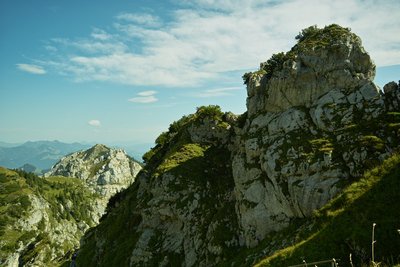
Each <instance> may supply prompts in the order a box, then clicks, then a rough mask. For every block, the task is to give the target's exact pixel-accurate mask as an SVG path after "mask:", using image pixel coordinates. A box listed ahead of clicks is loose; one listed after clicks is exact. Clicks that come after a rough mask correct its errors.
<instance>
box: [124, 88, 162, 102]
mask: <svg viewBox="0 0 400 267" xmlns="http://www.w3.org/2000/svg"><path fill="white" fill-rule="evenodd" d="M156 93H157V92H156V91H142V92H139V93H138V94H137V95H138V96H136V97H133V98H130V99H128V101H129V102H133V103H142V104H148V103H154V102H157V101H158V98H156V97H155V94H156Z"/></svg>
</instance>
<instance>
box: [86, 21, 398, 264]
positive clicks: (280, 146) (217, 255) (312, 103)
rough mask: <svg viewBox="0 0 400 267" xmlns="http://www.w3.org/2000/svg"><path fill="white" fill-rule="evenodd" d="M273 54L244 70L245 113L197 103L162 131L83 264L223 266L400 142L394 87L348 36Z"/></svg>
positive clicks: (309, 39)
mask: <svg viewBox="0 0 400 267" xmlns="http://www.w3.org/2000/svg"><path fill="white" fill-rule="evenodd" d="M272 59H273V60H272ZM272 59H271V60H269V61H267V62H266V63H263V64H261V68H260V70H259V71H256V72H255V73H250V74H246V75H245V82H246V84H247V90H248V98H247V108H248V110H247V113H245V114H243V115H241V116H239V117H237V116H234V115H232V114H229V113H225V114H223V113H222V112H221V111H220V110H219V109H217V108H216V107H215V106H210V107H201V108H199V109H198V111H197V112H196V114H193V115H190V116H186V117H184V118H182V120H180V121H178V122H174V123H173V124H171V126H170V131H169V132H167V133H163V134H162V135H160V137H159V138H158V139H157V140H156V144H157V145H156V146H155V147H154V148H153V149H152V150H151V151H149V152H148V153H147V154H146V155H145V160H146V163H147V164H146V167H145V168H144V171H143V172H141V173H140V174H139V176H138V178H137V179H136V181H135V183H134V184H133V185H132V186H131V187H129V188H128V190H127V191H125V192H124V194H123V195H121V196H119V198H118V199H116V200H115V204H114V205H113V206H110V207H109V212H108V213H107V216H105V218H104V221H103V222H102V223H101V224H100V225H99V226H98V227H96V229H94V230H93V231H91V233H90V234H89V235H87V236H86V238H85V239H83V242H82V247H81V250H82V252H83V253H84V254H86V255H87V254H88V253H90V255H92V257H91V258H90V259H87V258H83V257H81V258H79V261H80V263H81V264H83V265H87V266H107V265H110V264H111V265H125V266H155V265H158V266H170V265H173V266H213V265H217V264H219V263H222V262H225V263H227V265H230V264H229V263H230V262H229V261H230V259H231V258H232V257H233V255H234V254H235V253H237V252H238V251H239V250H240V249H241V248H243V247H254V246H256V245H257V244H259V243H260V241H261V240H265V238H266V237H267V235H268V234H269V233H271V232H273V231H279V230H281V229H283V228H285V227H286V226H288V225H289V223H290V222H291V220H293V219H295V218H304V217H308V216H310V215H311V214H312V213H313V211H315V210H316V209H318V208H320V207H322V206H323V205H324V204H326V203H327V202H328V201H329V200H330V199H332V198H333V197H334V196H336V195H337V194H338V193H339V192H341V191H342V190H343V188H345V187H346V186H347V185H349V184H351V183H352V182H354V181H357V179H358V178H359V177H360V175H361V174H362V173H363V172H364V171H365V170H367V169H368V168H371V167H372V166H375V165H376V164H379V162H381V161H382V160H383V159H384V158H386V157H387V156H388V155H390V154H391V153H392V151H393V150H394V149H397V148H398V147H399V141H398V140H399V135H400V131H399V128H400V113H399V104H400V90H399V87H398V85H397V84H389V85H387V86H385V88H386V89H385V93H382V92H381V91H380V90H379V88H378V87H377V86H376V85H375V84H374V83H373V82H372V80H373V77H374V71H375V66H374V64H373V63H372V61H371V59H370V57H369V55H368V54H367V53H366V52H365V51H364V49H363V47H362V45H361V41H360V39H359V38H358V37H357V36H355V35H354V34H352V33H351V32H350V31H349V30H348V29H345V28H341V27H339V26H337V25H331V26H327V27H326V28H324V29H317V28H309V29H308V30H307V31H303V35H302V36H300V37H299V42H298V44H297V45H296V46H295V47H294V48H293V49H292V50H291V51H289V52H288V53H286V54H281V55H279V56H275V58H274V57H273V58H272ZM114 222H117V223H114ZM110 229H112V230H110ZM115 229H120V231H123V232H118V233H117V232H116V230H115ZM106 236H109V237H106ZM116 240H117V241H116ZM119 243H120V244H124V245H125V246H128V245H127V244H129V249H127V252H126V253H125V254H123V253H120V251H121V247H120V246H119V245H118V244H119ZM94 247H95V249H94ZM115 254H118V257H113V255H115Z"/></svg>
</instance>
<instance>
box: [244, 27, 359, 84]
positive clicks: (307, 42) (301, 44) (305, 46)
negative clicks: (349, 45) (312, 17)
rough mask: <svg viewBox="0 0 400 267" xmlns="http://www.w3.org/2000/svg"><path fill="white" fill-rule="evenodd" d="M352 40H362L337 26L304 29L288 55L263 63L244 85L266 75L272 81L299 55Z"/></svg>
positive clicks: (278, 54)
mask: <svg viewBox="0 0 400 267" xmlns="http://www.w3.org/2000/svg"><path fill="white" fill-rule="evenodd" d="M348 37H349V38H350V39H351V40H352V41H353V42H360V39H359V38H358V37H357V36H356V35H355V34H354V33H351V30H350V29H349V28H343V27H341V26H339V25H337V24H331V25H328V26H325V27H324V28H322V29H319V28H318V27H317V26H316V25H314V26H310V27H308V28H306V29H303V30H302V31H301V32H300V33H299V34H298V35H297V36H296V37H295V39H296V40H297V44H296V45H295V46H293V48H292V49H291V50H290V51H288V52H287V53H284V52H280V53H277V54H273V55H272V56H271V58H270V59H268V60H267V61H266V62H264V63H261V65H260V70H258V71H256V72H247V73H245V74H244V75H243V76H242V78H243V83H244V84H248V82H249V80H250V79H251V77H252V76H253V75H264V77H266V78H267V79H270V78H271V77H272V76H273V74H274V72H277V71H280V70H282V68H283V65H284V63H285V62H287V61H289V60H295V58H296V56H297V55H298V54H299V53H302V52H304V51H308V50H314V49H323V48H327V47H328V48H329V49H331V48H333V47H334V45H333V44H335V43H336V42H338V41H341V40H346V38H348Z"/></svg>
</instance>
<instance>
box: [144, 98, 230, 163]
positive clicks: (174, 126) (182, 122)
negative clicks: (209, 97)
mask: <svg viewBox="0 0 400 267" xmlns="http://www.w3.org/2000/svg"><path fill="white" fill-rule="evenodd" d="M223 116H224V113H223V112H222V111H221V108H220V107H219V106H216V105H210V106H201V107H198V108H197V111H196V113H195V114H190V115H187V116H183V117H182V118H181V119H179V120H178V121H174V122H173V123H171V124H170V126H169V129H168V132H163V133H161V134H160V135H159V136H158V137H157V138H156V146H155V147H153V148H152V149H150V150H149V151H148V152H146V153H145V154H144V155H143V161H144V163H146V164H150V165H154V166H155V165H157V164H156V162H159V161H160V158H161V157H163V156H164V153H165V152H166V151H167V150H168V149H169V148H171V146H173V145H174V144H175V143H176V142H187V141H189V140H188V138H189V137H188V134H187V131H186V130H187V128H188V127H189V126H190V125H191V124H196V123H201V120H203V119H204V118H206V117H208V118H211V119H213V120H216V121H218V122H219V123H220V126H222V127H223V126H225V127H226V124H225V122H224V119H223ZM155 155H157V156H156V157H154V156H155ZM153 157H154V158H153Z"/></svg>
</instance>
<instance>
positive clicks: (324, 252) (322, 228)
mask: <svg viewBox="0 0 400 267" xmlns="http://www.w3.org/2000/svg"><path fill="white" fill-rule="evenodd" d="M399 203H400V156H399V155H394V156H392V157H391V158H389V159H388V160H386V161H385V162H383V164H382V165H380V166H378V167H376V168H374V169H372V170H371V171H368V172H367V173H366V174H365V175H364V177H363V178H362V179H360V180H359V181H358V182H355V183H353V184H352V185H351V186H349V187H348V188H347V189H346V190H345V191H344V192H343V193H342V194H340V195H339V196H338V197H336V198H335V199H333V200H332V201H331V202H329V203H328V204H327V205H326V206H325V207H324V208H322V209H321V210H319V211H318V212H316V213H315V215H314V217H313V218H312V219H310V220H308V221H306V222H303V223H305V224H303V227H300V229H301V230H298V228H297V227H295V226H294V225H293V226H292V227H291V228H290V227H289V228H288V229H286V235H289V237H290V236H292V239H293V240H292V241H294V242H293V244H292V245H291V246H288V247H286V248H285V249H282V250H279V251H277V252H276V253H274V254H273V255H271V256H268V257H266V258H264V259H263V260H261V261H260V262H258V263H257V264H256V266H289V265H295V264H300V263H302V261H303V259H304V260H306V261H307V262H313V261H320V260H327V259H332V258H336V259H340V266H350V261H349V255H350V253H351V254H352V261H353V264H354V266H362V265H363V264H365V265H367V264H368V263H369V262H370V260H371V232H372V224H373V223H376V228H375V240H377V243H376V244H375V261H378V262H382V264H381V265H380V266H384V265H388V266H393V265H394V264H398V263H399V262H400V235H399V233H398V232H397V229H400V206H399ZM296 236H297V238H296ZM275 241H276V240H275Z"/></svg>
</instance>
